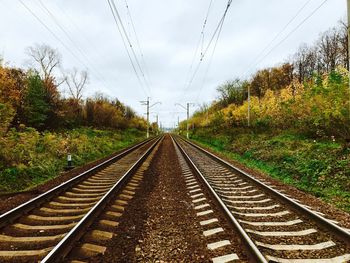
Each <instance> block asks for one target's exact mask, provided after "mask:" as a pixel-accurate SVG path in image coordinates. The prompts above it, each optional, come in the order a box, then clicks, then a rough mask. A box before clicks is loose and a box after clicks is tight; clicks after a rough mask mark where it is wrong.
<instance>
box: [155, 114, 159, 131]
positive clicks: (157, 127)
mask: <svg viewBox="0 0 350 263" xmlns="http://www.w3.org/2000/svg"><path fill="white" fill-rule="evenodd" d="M156 123H157V135H158V131H159V125H158V114H157V115H156Z"/></svg>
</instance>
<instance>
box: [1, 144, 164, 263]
mask: <svg viewBox="0 0 350 263" xmlns="http://www.w3.org/2000/svg"><path fill="white" fill-rule="evenodd" d="M160 140H161V138H156V139H152V140H149V141H145V142H142V143H140V144H137V145H135V146H134V147H131V148H129V149H127V150H125V151H123V152H121V153H120V154H118V155H117V156H115V157H113V158H111V159H109V160H107V161H105V162H103V163H101V164H99V165H97V166H95V167H93V168H91V169H89V170H87V171H85V172H83V173H82V174H80V175H78V176H76V177H74V178H73V179H71V180H69V181H67V182H65V183H63V184H61V185H59V186H57V187H55V188H53V189H51V190H50V191H48V192H46V193H44V194H42V195H40V196H38V197H36V198H34V199H32V200H30V201H28V202H26V203H24V204H22V205H20V206H18V207H17V208H14V209H12V210H10V211H9V212H7V213H5V214H3V215H1V216H0V227H1V232H0V262H36V261H41V262H62V260H63V258H64V257H65V256H66V255H67V254H68V253H69V252H70V251H71V249H72V248H73V244H75V243H76V242H77V241H78V240H79V239H80V238H81V237H82V236H83V234H84V233H85V231H86V230H87V229H88V228H89V227H90V226H91V224H92V223H93V222H94V220H95V219H96V218H99V221H98V222H96V224H97V225H98V226H99V227H100V228H101V229H103V228H108V227H113V226H116V225H117V224H118V222H117V221H118V220H117V219H118V217H119V216H120V210H122V205H123V204H124V203H125V202H126V201H123V200H122V199H123V198H124V199H126V200H127V199H128V198H129V197H130V195H129V194H130V193H131V192H132V191H131V190H132V189H133V188H132V185H133V184H132V183H131V185H128V186H127V187H129V191H128V188H126V189H124V190H123V191H124V192H123V193H121V194H120V197H121V201H120V202H119V205H118V204H115V205H114V209H113V207H112V208H111V209H110V210H109V211H107V212H106V213H105V214H101V213H103V211H104V209H105V207H106V206H107V205H108V204H109V202H110V200H111V199H112V198H113V196H115V195H116V194H117V193H119V191H121V189H122V187H124V186H125V184H126V183H127V182H128V179H129V177H130V176H131V175H132V174H133V173H134V172H135V170H136V169H137V168H138V167H139V166H140V165H141V164H142V163H143V162H144V160H145V159H146V158H147V156H148V155H149V154H150V153H151V151H152V150H153V149H154V147H156V145H157V144H158V143H159V141H160ZM128 193H129V194H128ZM106 235H107V236H109V235H108V233H107V234H106V232H104V231H102V230H95V231H90V237H91V238H93V239H94V238H101V237H102V238H106ZM80 251H82V253H87V254H93V253H94V252H100V250H99V247H98V246H96V245H93V244H91V245H86V244H85V246H82V247H80Z"/></svg>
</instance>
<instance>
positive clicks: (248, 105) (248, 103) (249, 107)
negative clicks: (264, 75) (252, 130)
mask: <svg viewBox="0 0 350 263" xmlns="http://www.w3.org/2000/svg"><path fill="white" fill-rule="evenodd" d="M348 1H350V0H348ZM249 126H250V85H248V127H249Z"/></svg>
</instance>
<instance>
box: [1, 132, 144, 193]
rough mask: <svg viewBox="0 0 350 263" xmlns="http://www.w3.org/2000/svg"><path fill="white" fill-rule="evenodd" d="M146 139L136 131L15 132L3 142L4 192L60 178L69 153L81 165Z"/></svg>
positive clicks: (2, 174)
mask: <svg viewBox="0 0 350 263" xmlns="http://www.w3.org/2000/svg"><path fill="white" fill-rule="evenodd" d="M143 138H144V134H143V133H141V132H140V131H138V130H135V129H130V130H125V131H119V130H97V129H93V128H79V129H73V130H64V131H60V132H44V133H39V132H37V131H36V130H34V129H32V128H27V129H25V130H24V131H20V132H18V131H15V130H11V131H9V132H8V134H7V136H6V137H3V138H1V140H0V181H1V185H0V193H9V192H17V191H22V190H28V189H31V188H33V187H35V186H37V185H39V184H42V183H44V182H46V181H48V180H50V179H52V178H54V177H56V176H58V175H59V174H60V173H61V172H62V171H64V167H65V166H66V156H67V154H68V153H70V154H72V159H73V165H74V166H81V165H84V164H86V163H88V162H91V161H94V160H97V159H100V158H103V157H105V156H108V155H110V154H112V153H114V152H116V151H118V150H120V149H122V148H125V147H127V146H129V145H131V144H133V143H136V142H138V141H140V140H142V139H143Z"/></svg>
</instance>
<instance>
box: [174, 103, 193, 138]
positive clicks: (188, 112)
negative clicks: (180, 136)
mask: <svg viewBox="0 0 350 263" xmlns="http://www.w3.org/2000/svg"><path fill="white" fill-rule="evenodd" d="M175 105H178V106H180V107H181V108H183V109H185V110H186V112H187V120H186V138H187V139H189V137H190V136H189V127H190V124H189V121H188V120H189V119H190V106H191V105H194V104H193V103H190V102H187V103H186V107H185V106H182V105H181V104H179V103H175Z"/></svg>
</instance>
